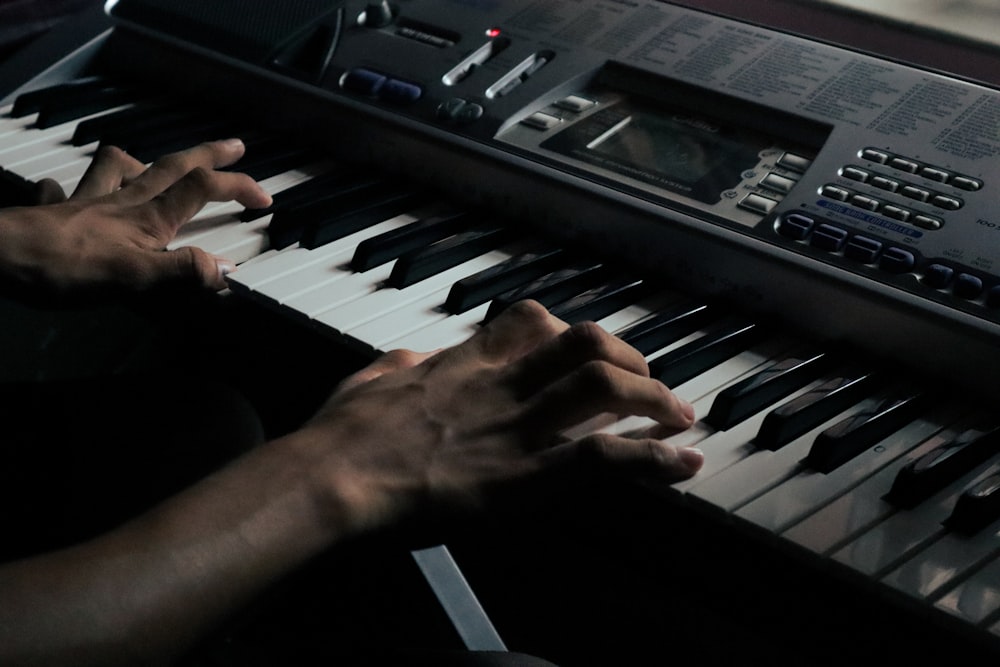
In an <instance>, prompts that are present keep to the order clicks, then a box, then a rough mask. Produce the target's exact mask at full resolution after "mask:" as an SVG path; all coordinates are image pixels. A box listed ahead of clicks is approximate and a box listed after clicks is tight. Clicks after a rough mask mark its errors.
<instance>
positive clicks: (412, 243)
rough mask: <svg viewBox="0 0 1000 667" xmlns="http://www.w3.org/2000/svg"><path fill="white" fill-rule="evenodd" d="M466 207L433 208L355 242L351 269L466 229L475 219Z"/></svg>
mask: <svg viewBox="0 0 1000 667" xmlns="http://www.w3.org/2000/svg"><path fill="white" fill-rule="evenodd" d="M476 217H477V216H476V215H474V214H472V213H470V212H468V211H457V210H453V211H448V212H443V213H442V212H436V213H434V214H431V215H428V216H426V217H423V218H420V219H417V220H415V221H413V222H412V223H410V224H408V225H406V226H404V227H401V228H399V229H395V230H392V231H389V232H386V233H384V234H379V235H378V236H374V237H372V238H370V239H365V240H364V241H362V242H361V243H359V244H358V247H357V250H355V251H354V256H353V257H352V258H351V269H353V270H354V271H367V270H368V269H372V268H375V267H376V266H379V265H381V264H384V263H386V262H388V261H391V260H394V259H397V258H398V257H400V256H402V255H403V254H405V253H407V252H410V251H413V250H416V249H418V248H423V247H425V246H428V245H430V244H432V243H435V242H437V241H441V240H443V239H446V238H448V237H449V236H453V235H454V234H456V233H458V231H459V230H461V229H465V228H467V227H468V226H469V224H470V223H471V222H472V221H473V220H475V219H476Z"/></svg>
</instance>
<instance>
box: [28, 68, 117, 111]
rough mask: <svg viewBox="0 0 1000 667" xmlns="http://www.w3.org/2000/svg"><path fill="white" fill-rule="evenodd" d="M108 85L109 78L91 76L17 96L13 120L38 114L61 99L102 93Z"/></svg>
mask: <svg viewBox="0 0 1000 667" xmlns="http://www.w3.org/2000/svg"><path fill="white" fill-rule="evenodd" d="M108 85H109V81H108V79H107V78H105V77H99V76H90V77H83V78H80V79H76V80H74V81H68V82H64V83H57V84H54V85H50V86H45V87H42V88H36V89H34V90H28V91H26V92H23V93H21V94H20V95H18V96H17V98H16V99H15V100H14V104H13V105H12V107H11V110H10V112H9V113H10V115H11V117H12V118H23V117H25V116H30V115H33V114H37V113H38V112H39V111H41V110H42V109H43V108H44V107H45V105H47V104H53V103H55V102H57V101H58V100H59V99H60V98H66V97H72V96H74V95H80V94H86V93H87V92H88V91H100V90H102V89H104V88H106V87H107V86H108Z"/></svg>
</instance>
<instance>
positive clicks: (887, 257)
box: [878, 248, 916, 273]
mask: <svg viewBox="0 0 1000 667" xmlns="http://www.w3.org/2000/svg"><path fill="white" fill-rule="evenodd" d="M914 264H916V258H915V257H914V256H913V253H912V252H910V251H909V250H903V249H902V248H886V249H885V252H884V253H882V258H881V259H880V260H879V263H878V265H879V268H880V269H882V270H883V271H888V272H889V273H906V272H907V271H909V270H911V269H912V268H913V266H914Z"/></svg>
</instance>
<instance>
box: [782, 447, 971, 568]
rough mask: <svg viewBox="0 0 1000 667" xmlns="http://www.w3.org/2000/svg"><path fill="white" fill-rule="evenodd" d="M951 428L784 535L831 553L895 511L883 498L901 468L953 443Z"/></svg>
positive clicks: (812, 549) (811, 547) (808, 546)
mask: <svg viewBox="0 0 1000 667" xmlns="http://www.w3.org/2000/svg"><path fill="white" fill-rule="evenodd" d="M955 435H957V433H956V432H955V431H954V430H952V429H951V428H948V429H945V430H944V431H940V432H938V433H936V434H935V435H933V436H931V437H930V438H928V439H927V440H925V441H924V442H923V443H921V444H920V445H919V446H917V447H916V448H914V449H912V450H910V452H909V453H907V454H906V455H904V456H901V457H900V458H898V459H896V460H894V461H892V462H891V463H889V464H888V465H886V466H885V467H883V468H882V469H881V470H879V471H878V472H877V473H875V474H874V475H872V476H871V477H869V478H867V479H866V480H864V481H863V482H862V483H861V484H859V485H858V486H856V487H855V488H854V489H852V490H851V492H850V493H847V494H844V495H842V496H840V497H839V498H837V499H836V500H834V501H833V502H831V503H830V504H828V505H825V506H824V507H823V508H822V509H820V510H818V511H816V512H814V513H813V514H810V515H809V516H807V517H806V518H804V519H803V520H802V521H800V522H798V523H796V524H794V525H792V526H791V527H789V528H788V529H786V530H785V531H784V532H783V533H782V535H783V536H784V537H785V538H786V539H788V540H790V541H792V542H794V543H795V544H798V545H800V546H802V547H805V548H806V549H809V550H810V551H814V552H816V553H819V554H828V553H831V552H833V551H835V550H836V549H838V548H839V547H840V545H842V544H844V543H846V542H847V541H849V540H851V539H853V538H854V537H855V536H856V535H859V534H861V533H862V532H863V531H864V530H866V529H867V528H869V527H870V526H873V525H875V524H877V523H878V522H880V521H882V520H884V519H885V518H886V517H888V516H890V515H891V514H892V513H893V512H895V507H893V506H892V505H890V504H889V503H888V502H887V501H885V500H884V499H883V498H882V497H883V496H884V495H885V494H886V492H888V490H889V489H890V488H891V487H892V482H893V480H894V479H895V478H896V474H897V473H898V472H899V470H900V468H902V467H903V466H905V465H906V464H907V463H909V462H910V461H912V460H914V459H917V458H919V457H921V456H923V455H924V454H926V453H927V452H929V451H930V450H932V449H934V448H935V447H937V446H939V445H943V444H944V443H946V442H948V441H949V440H951V439H952V438H953V437H954V436H955Z"/></svg>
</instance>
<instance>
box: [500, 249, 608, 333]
mask: <svg viewBox="0 0 1000 667" xmlns="http://www.w3.org/2000/svg"><path fill="white" fill-rule="evenodd" d="M609 275H611V271H610V269H609V267H608V266H607V265H606V264H605V263H604V262H602V261H599V260H596V259H591V258H579V259H576V258H575V259H573V260H571V261H570V262H569V264H568V265H567V266H566V267H564V268H560V269H557V270H555V271H553V272H552V273H549V274H546V275H544V276H542V277H541V278H538V279H536V280H532V281H531V282H529V283H527V284H526V285H522V286H520V287H515V288H514V289H512V290H510V291H508V292H504V293H503V294H501V295H500V296H498V297H496V298H495V299H493V301H491V302H490V307H489V310H487V311H486V318H485V321H487V322H489V321H490V320H492V319H493V318H495V317H496V316H497V315H499V314H500V313H502V312H503V311H504V310H505V309H507V308H508V307H509V306H510V305H511V304H513V303H516V302H518V301H523V300H525V299H533V300H535V301H538V302H539V303H541V304H542V305H544V306H551V305H553V304H556V303H559V302H561V301H565V300H566V299H569V298H571V297H573V296H576V295H577V294H579V293H580V292H583V291H584V290H586V289H589V288H590V287H592V286H593V285H596V284H597V283H598V282H599V281H600V280H603V279H605V278H607V277H608V276H609Z"/></svg>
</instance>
